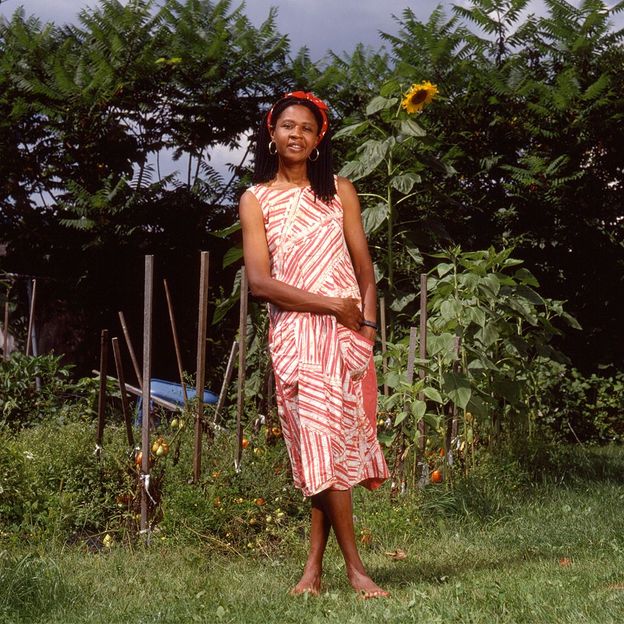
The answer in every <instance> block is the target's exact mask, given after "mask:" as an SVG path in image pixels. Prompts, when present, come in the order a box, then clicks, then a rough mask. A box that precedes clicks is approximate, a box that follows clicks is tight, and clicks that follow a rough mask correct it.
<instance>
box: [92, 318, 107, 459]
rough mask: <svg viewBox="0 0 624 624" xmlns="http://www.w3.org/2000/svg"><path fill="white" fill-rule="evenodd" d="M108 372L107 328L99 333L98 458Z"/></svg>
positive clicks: (96, 445) (102, 437)
mask: <svg viewBox="0 0 624 624" xmlns="http://www.w3.org/2000/svg"><path fill="white" fill-rule="evenodd" d="M107 374H108V330H107V329H103V330H102V333H101V334H100V390H99V393H98V424H97V434H96V437H95V455H96V457H97V458H98V459H100V452H101V451H102V442H103V440H104V421H105V418H106V417H105V413H104V412H105V410H106V375H107Z"/></svg>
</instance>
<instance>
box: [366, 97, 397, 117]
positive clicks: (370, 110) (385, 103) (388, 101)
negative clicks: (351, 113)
mask: <svg viewBox="0 0 624 624" xmlns="http://www.w3.org/2000/svg"><path fill="white" fill-rule="evenodd" d="M396 103H397V98H395V97H393V98H385V97H383V96H382V95H377V96H375V97H374V98H373V99H372V100H371V101H370V102H369V103H368V106H367V107H366V114H367V115H368V116H370V115H374V114H375V113H378V112H379V111H380V110H385V109H387V108H391V107H392V106H394V105H395V104H396Z"/></svg>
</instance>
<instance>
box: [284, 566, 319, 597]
mask: <svg viewBox="0 0 624 624" xmlns="http://www.w3.org/2000/svg"><path fill="white" fill-rule="evenodd" d="M320 593H321V571H320V570H308V569H307V568H306V569H305V570H304V571H303V576H302V577H301V579H300V580H299V582H298V583H297V584H296V585H295V586H294V587H293V588H292V589H291V590H290V595H291V596H299V595H301V594H309V595H310V596H319V595H320Z"/></svg>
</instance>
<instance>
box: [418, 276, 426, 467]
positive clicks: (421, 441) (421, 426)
mask: <svg viewBox="0 0 624 624" xmlns="http://www.w3.org/2000/svg"><path fill="white" fill-rule="evenodd" d="M419 337H420V345H419V347H420V360H421V362H423V363H422V364H421V365H420V368H419V369H418V376H419V377H420V379H424V378H425V364H424V362H425V360H426V359H427V274H426V273H421V274H420V331H419ZM418 398H419V399H420V400H421V401H424V400H425V393H424V392H421V393H420V396H419V397H418ZM426 433H427V432H426V428H425V419H424V418H423V419H422V420H421V421H420V422H419V423H418V450H419V451H420V453H421V455H424V453H425V442H426Z"/></svg>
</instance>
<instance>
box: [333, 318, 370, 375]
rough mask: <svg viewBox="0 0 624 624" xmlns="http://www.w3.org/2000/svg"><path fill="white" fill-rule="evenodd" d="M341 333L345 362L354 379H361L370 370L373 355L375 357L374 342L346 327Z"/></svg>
mask: <svg viewBox="0 0 624 624" xmlns="http://www.w3.org/2000/svg"><path fill="white" fill-rule="evenodd" d="M341 333H342V336H341V345H342V355H343V361H344V364H345V366H346V368H347V370H348V371H349V374H350V375H351V377H352V378H353V379H361V378H362V377H363V376H364V374H365V373H366V371H367V370H368V366H369V364H370V360H371V357H373V346H374V342H373V341H372V340H369V339H368V338H365V337H364V336H362V335H361V334H360V333H359V332H356V331H353V330H351V329H347V328H346V327H345V328H344V331H343V332H341Z"/></svg>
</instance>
